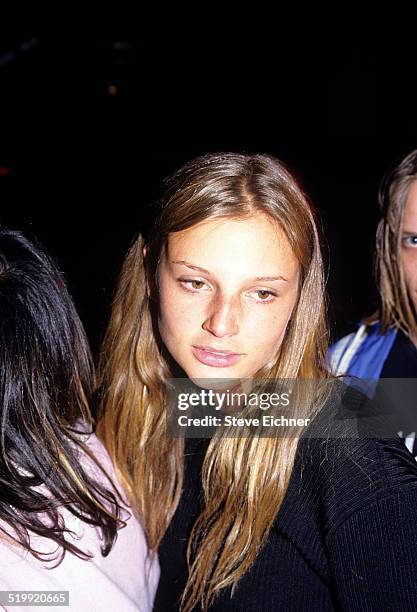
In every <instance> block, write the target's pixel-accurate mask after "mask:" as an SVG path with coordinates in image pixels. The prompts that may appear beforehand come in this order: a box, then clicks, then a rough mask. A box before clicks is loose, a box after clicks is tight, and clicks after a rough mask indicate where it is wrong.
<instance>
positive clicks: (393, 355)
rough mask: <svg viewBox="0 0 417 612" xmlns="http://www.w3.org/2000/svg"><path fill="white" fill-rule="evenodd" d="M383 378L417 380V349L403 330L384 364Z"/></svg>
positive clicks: (397, 336) (399, 332)
mask: <svg viewBox="0 0 417 612" xmlns="http://www.w3.org/2000/svg"><path fill="white" fill-rule="evenodd" d="M381 378H417V349H416V347H415V346H414V344H413V343H412V342H411V340H410V339H409V338H408V336H406V335H405V334H404V333H403V332H402V331H401V330H399V331H398V333H397V335H396V338H395V340H394V344H393V345H392V347H391V350H390V352H389V354H388V357H387V359H386V361H385V363H384V366H383V368H382V371H381Z"/></svg>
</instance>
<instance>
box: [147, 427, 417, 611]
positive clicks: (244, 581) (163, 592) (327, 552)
mask: <svg viewBox="0 0 417 612" xmlns="http://www.w3.org/2000/svg"><path fill="white" fill-rule="evenodd" d="M206 448H207V441H206V440H204V441H197V440H188V441H187V442H186V452H185V483H184V491H183V495H182V497H181V500H180V503H179V506H178V508H177V511H176V513H175V516H174V518H173V521H172V523H171V525H170V528H169V530H168V532H167V533H166V535H165V538H164V540H163V542H162V545H161V548H160V551H159V555H160V564H161V581H160V585H159V589H158V593H157V598H156V602H155V610H156V611H157V612H162V611H163V612H168V611H171V610H179V604H178V602H179V599H180V596H181V593H182V591H183V588H184V585H185V582H186V576H187V568H186V561H185V551H186V546H187V541H188V537H189V534H190V530H191V527H192V525H193V523H194V521H195V519H196V517H197V516H198V514H199V512H200V511H201V498H202V493H201V480H200V471H201V464H202V461H203V457H204V453H205V450H206ZM416 573H417V466H416V463H415V461H414V459H413V457H412V456H411V454H410V453H409V452H408V450H407V449H406V448H405V447H404V445H403V443H402V442H401V441H400V440H399V439H395V438H392V439H370V438H368V437H365V438H357V437H355V438H348V439H343V440H341V439H335V438H334V437H332V438H330V439H325V438H315V439H305V440H302V441H301V442H300V444H299V448H298V453H297V457H296V461H295V465H294V469H293V472H292V475H291V479H290V483H289V486H288V490H287V493H286V496H285V498H284V501H283V503H282V505H281V508H280V510H279V512H278V514H277V517H276V520H275V523H274V526H273V528H272V530H271V532H270V535H269V539H268V541H267V544H266V545H265V546H264V548H263V549H262V550H261V551H260V553H259V555H258V557H257V558H256V561H255V563H254V564H253V566H252V567H251V568H250V570H249V571H248V572H247V573H246V574H245V575H244V576H243V577H242V578H241V580H240V581H239V583H238V586H237V589H236V591H235V593H234V595H233V597H231V593H230V590H229V589H224V590H222V591H221V592H220V595H219V596H218V598H217V599H216V600H215V602H214V604H213V606H212V607H211V608H210V610H213V611H216V612H218V611H226V610H227V611H242V612H243V611H245V612H261V611H265V612H267V611H271V612H272V611H276V610H283V611H286V612H288V611H297V612H300V611H303V610H309V611H316V610H317V611H320V612H324V611H327V610H355V611H361V612H365V611H367V610H372V611H376V610H378V611H380V610H384V611H385V610H396V611H397V610H402V611H404V610H410V611H411V610H413V611H416V610H417V576H416Z"/></svg>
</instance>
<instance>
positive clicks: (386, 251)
mask: <svg viewBox="0 0 417 612" xmlns="http://www.w3.org/2000/svg"><path fill="white" fill-rule="evenodd" d="M379 204H380V209H381V215H382V218H381V220H380V222H379V225H378V229H377V235H376V252H377V258H376V263H377V266H376V272H377V282H378V289H379V309H378V312H377V313H376V314H375V315H374V316H372V317H370V318H368V319H366V320H365V321H364V322H363V323H362V324H361V325H360V327H359V329H358V330H357V331H356V332H355V333H352V334H350V335H348V336H345V337H344V338H342V339H341V340H339V341H338V342H336V344H335V345H334V346H333V347H332V349H331V352H330V355H331V366H332V371H333V372H334V373H335V374H348V375H351V376H358V377H360V378H365V379H379V378H392V379H393V378H403V379H405V378H416V379H417V348H416V347H417V318H416V313H417V149H415V150H413V151H411V153H409V154H408V155H407V156H406V157H405V158H404V159H403V160H402V161H401V162H400V163H399V164H398V165H397V166H396V167H395V168H393V169H392V170H390V171H389V172H387V173H386V175H385V176H384V178H383V180H382V182H381V187H380V191H379ZM402 410H403V412H406V410H404V409H403V408H402ZM415 412H417V411H415ZM410 427H411V425H410ZM402 435H403V436H404V437H405V442H406V445H407V447H408V448H409V450H410V451H411V452H413V454H414V455H415V456H416V455H417V448H415V433H414V431H406V428H405V427H404V429H403V431H402Z"/></svg>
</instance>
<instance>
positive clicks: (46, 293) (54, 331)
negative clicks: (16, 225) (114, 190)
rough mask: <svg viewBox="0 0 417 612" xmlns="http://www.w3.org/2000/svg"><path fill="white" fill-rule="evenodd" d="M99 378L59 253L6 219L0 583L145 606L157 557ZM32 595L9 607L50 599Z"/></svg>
mask: <svg viewBox="0 0 417 612" xmlns="http://www.w3.org/2000/svg"><path fill="white" fill-rule="evenodd" d="M93 382H94V381H93V368H92V361H91V357H90V352H89V348H88V344H87V340H86V337H85V333H84V330H83V328H82V325H81V322H80V320H79V318H78V315H77V313H76V310H75V307H74V304H73V302H72V300H71V298H70V295H69V293H68V291H67V288H66V286H65V283H64V281H63V278H62V276H61V274H60V272H59V271H58V269H57V267H56V265H55V263H54V262H53V260H52V259H51V258H50V257H49V256H48V255H47V254H46V253H45V252H44V250H43V249H42V248H41V247H40V246H39V245H37V244H35V243H34V242H32V241H29V240H28V239H27V238H26V237H24V236H23V235H22V234H21V233H19V232H15V231H10V230H6V229H0V417H1V418H0V590H1V591H51V593H50V597H49V599H48V601H49V602H50V603H51V602H58V601H59V599H56V597H59V596H58V595H55V599H53V597H54V594H53V593H52V592H55V591H69V605H70V609H72V610H76V611H77V612H78V611H82V612H83V611H85V612H91V611H95V610H97V611H98V610H123V611H129V610H131V611H132V612H133V611H134V610H141V611H149V610H151V608H152V602H153V596H154V592H155V587H156V582H157V579H158V562H157V560H156V558H153V557H151V556H150V554H149V552H148V548H147V545H146V542H145V538H144V534H143V530H142V528H141V526H140V524H139V522H138V521H137V520H136V519H135V518H134V517H133V515H132V513H131V512H130V511H128V509H127V506H126V504H125V502H124V501H123V498H122V495H121V493H120V492H119V490H118V489H117V488H116V485H114V484H113V483H114V482H115V479H114V473H113V470H112V465H111V462H110V460H109V457H108V455H107V454H106V452H105V450H104V448H103V446H102V445H101V443H100V442H99V441H98V439H97V438H96V437H95V435H94V434H93V433H92V424H93V422H92V417H91V414H90V399H91V394H92V389H93ZM35 596H36V594H35V595H32V600H30V599H26V600H25V599H24V595H22V596H19V595H17V596H16V597H14V598H12V599H10V601H9V603H10V606H11V607H10V609H11V610H14V609H16V606H18V605H19V603H20V604H22V605H23V604H24V603H26V605H27V604H28V602H30V601H32V602H33V605H35V603H37V604H38V605H39V604H41V603H42V602H44V601H46V600H45V599H42V598H39V599H38V600H35V599H34V598H33V597H35ZM5 597H6V596H5ZM39 597H40V596H39ZM51 598H52V599H51ZM2 603H3V604H4V605H5V609H9V607H8V605H7V600H6V603H5V600H4V598H3V602H2ZM12 606H13V607H12ZM19 609H20V608H19ZM22 609H27V607H25V608H22Z"/></svg>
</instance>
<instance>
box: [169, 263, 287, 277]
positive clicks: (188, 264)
mask: <svg viewBox="0 0 417 612" xmlns="http://www.w3.org/2000/svg"><path fill="white" fill-rule="evenodd" d="M172 263H174V264H180V265H182V266H187V268H191V270H197V271H198V272H204V273H205V274H209V275H210V274H211V272H209V271H208V270H206V269H205V268H201V267H200V266H195V265H194V264H191V263H189V262H188V261H184V260H181V261H172ZM254 281H256V282H259V281H285V282H288V279H286V278H284V277H283V276H281V275H280V274H278V275H277V276H256V277H255V278H251V279H248V282H254Z"/></svg>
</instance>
